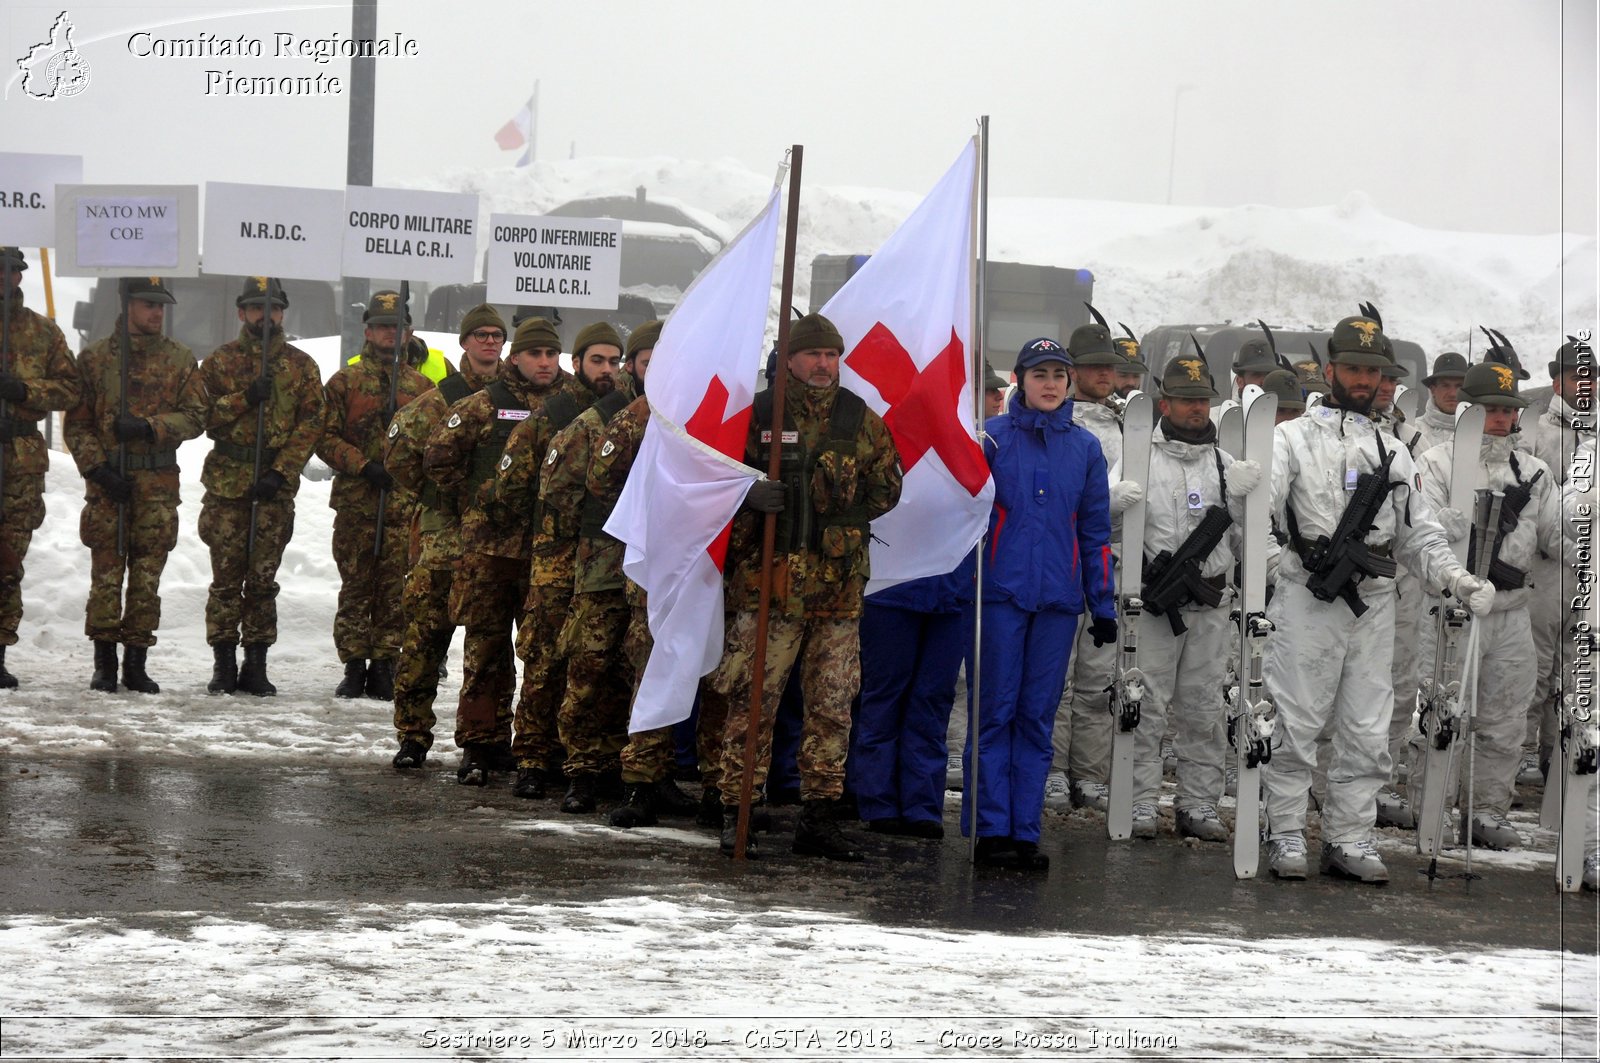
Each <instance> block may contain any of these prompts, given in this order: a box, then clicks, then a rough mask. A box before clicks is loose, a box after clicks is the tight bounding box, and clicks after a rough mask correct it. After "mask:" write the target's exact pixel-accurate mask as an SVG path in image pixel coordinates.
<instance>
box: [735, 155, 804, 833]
mask: <svg viewBox="0 0 1600 1063" xmlns="http://www.w3.org/2000/svg"><path fill="white" fill-rule="evenodd" d="M804 152H805V149H804V148H802V147H801V146H800V145H799V144H796V145H794V147H792V148H790V149H789V216H788V221H787V223H786V227H785V229H784V238H783V285H782V287H781V288H780V289H779V291H780V293H781V294H780V296H779V300H778V347H777V351H778V354H777V357H776V359H775V365H774V370H773V374H772V409H773V411H774V412H773V415H772V437H771V440H772V445H771V448H770V449H769V450H768V452H767V479H769V480H776V479H777V478H778V477H779V475H780V473H781V468H780V463H781V462H782V460H783V426H784V392H785V390H786V389H785V387H784V385H785V383H786V382H787V381H788V379H789V369H788V366H787V365H786V364H785V362H784V355H785V354H786V353H787V351H788V347H789V303H790V302H791V301H792V300H793V299H794V245H795V238H796V236H797V235H798V233H799V230H800V163H801V157H802V156H803V154H804ZM790 501H791V503H793V502H794V501H795V500H793V499H791V500H790ZM777 543H778V515H777V514H776V513H768V514H767V515H766V517H765V519H764V520H763V521H762V523H761V594H760V597H759V598H758V599H757V604H756V645H755V653H754V654H753V655H752V657H751V660H750V707H749V710H748V712H749V718H748V719H747V720H746V721H745V733H744V774H743V775H742V776H741V777H740V780H739V828H738V832H737V836H736V839H735V841H734V843H733V858H734V859H735V860H743V859H744V855H745V846H746V842H747V840H748V839H749V837H750V800H751V797H752V795H753V793H754V790H755V779H756V732H757V729H758V728H759V727H760V726H761V702H762V699H763V697H764V696H765V694H766V688H767V683H766V673H767V620H768V617H769V616H770V614H771V612H772V566H773V554H774V553H775V552H776V550H777Z"/></svg>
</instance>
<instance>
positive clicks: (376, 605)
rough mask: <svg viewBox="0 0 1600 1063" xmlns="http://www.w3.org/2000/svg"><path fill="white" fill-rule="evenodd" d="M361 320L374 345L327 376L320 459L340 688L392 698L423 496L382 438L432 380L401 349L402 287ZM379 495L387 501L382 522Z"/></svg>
mask: <svg viewBox="0 0 1600 1063" xmlns="http://www.w3.org/2000/svg"><path fill="white" fill-rule="evenodd" d="M362 321H363V322H364V323H365V325H366V329H365V340H366V342H365V343H363V344H362V347H361V351H360V353H359V354H358V355H357V356H356V358H355V360H354V361H353V362H351V363H350V364H348V365H345V366H344V367H343V368H341V369H340V370H339V371H338V372H337V373H335V374H333V376H332V377H330V378H329V380H328V384H327V387H326V389H325V391H324V393H325V396H326V401H327V410H326V414H327V416H326V420H325V422H324V425H323V430H322V439H321V441H320V442H319V443H318V445H317V456H318V457H319V458H321V459H322V460H323V461H324V462H326V463H327V464H328V467H329V468H330V469H332V470H333V472H334V477H333V490H332V491H331V492H329V495H328V505H329V506H330V507H331V508H332V509H333V514H334V516H333V559H334V561H335V562H336V563H337V564H338V566H339V580H340V583H339V606H338V610H337V612H335V613H334V617H333V644H334V646H335V648H337V650H338V651H339V660H340V662H341V663H343V665H344V678H343V679H342V680H341V681H340V682H339V686H338V688H337V689H336V690H335V691H334V694H335V695H337V696H338V697H341V698H358V697H360V696H361V695H362V694H366V696H367V697H370V698H377V699H378V700H380V701H388V700H389V699H391V698H393V697H394V659H395V656H396V655H397V654H398V653H399V652H400V632H401V629H402V624H401V620H400V594H401V591H402V589H403V588H404V586H405V576H406V558H407V552H408V544H407V542H406V529H407V527H408V526H409V525H410V523H411V509H412V507H413V506H414V505H416V495H415V494H413V493H412V492H411V491H409V490H407V489H406V488H404V487H401V486H400V485H399V484H397V483H396V482H395V479H394V477H393V476H391V475H390V474H389V470H388V469H386V468H384V465H383V444H384V439H385V438H386V436H387V435H388V431H389V421H390V419H391V418H392V417H393V416H394V414H395V412H396V411H397V410H400V409H403V408H404V407H405V406H406V405H407V404H409V403H410V402H412V401H413V400H414V399H416V398H417V397H418V396H420V395H422V394H423V393H424V392H426V391H427V390H428V389H429V388H431V387H433V385H432V384H431V383H430V382H429V381H428V379H427V378H426V377H424V376H423V375H422V374H421V373H418V372H417V371H416V370H415V369H413V368H411V366H409V365H406V364H405V362H404V361H403V360H400V359H397V358H396V356H395V345H396V335H397V333H398V332H399V331H400V330H401V329H402V328H409V327H410V325H411V310H410V308H409V307H402V306H401V305H400V293H399V292H391V291H383V292H378V293H376V294H375V295H373V297H372V301H371V302H370V303H368V304H367V309H366V313H364V314H362ZM393 374H398V377H396V376H394V375H393ZM391 395H392V396H394V399H393V403H394V405H393V407H392V408H391V406H390V396H391ZM380 498H384V499H386V501H385V502H384V503H383V526H382V528H381V529H380V528H379V526H378V510H379V502H378V500H379V499H380ZM380 534H381V536H382V544H381V548H380V546H379V539H378V536H379V535H380ZM369 661H370V662H371V664H370V666H369V664H368V662H369Z"/></svg>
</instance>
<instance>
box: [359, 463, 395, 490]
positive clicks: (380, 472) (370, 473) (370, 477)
mask: <svg viewBox="0 0 1600 1063" xmlns="http://www.w3.org/2000/svg"><path fill="white" fill-rule="evenodd" d="M361 478H362V479H363V480H365V481H367V483H369V484H371V485H372V486H373V487H376V488H377V489H378V490H380V491H393V490H394V477H393V476H390V475H389V470H388V469H385V468H384V467H383V465H382V463H380V462H376V461H369V462H367V463H366V464H365V465H363V466H361Z"/></svg>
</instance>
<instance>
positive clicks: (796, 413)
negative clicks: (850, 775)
mask: <svg viewBox="0 0 1600 1063" xmlns="http://www.w3.org/2000/svg"><path fill="white" fill-rule="evenodd" d="M843 353H844V339H843V338H842V337H841V336H840V335H839V330H838V329H836V328H835V327H834V326H833V323H832V322H830V321H829V320H828V319H827V318H825V317H823V316H822V315H821V314H807V315H806V316H805V317H802V318H801V319H800V320H798V321H796V322H795V323H794V324H793V326H791V328H790V331H789V343H788V349H787V351H786V352H784V354H783V356H782V357H781V358H780V359H779V365H778V367H777V371H778V372H787V373H788V374H789V376H790V379H789V380H788V381H787V382H786V383H787V384H788V386H787V387H786V389H785V395H784V409H782V410H774V409H773V408H772V403H773V392H772V390H770V389H769V390H767V391H764V392H762V393H761V394H759V395H757V396H756V403H755V411H754V416H752V417H751V419H750V427H749V430H748V434H747V435H746V437H745V452H744V461H745V464H747V465H750V466H754V467H758V468H759V467H764V466H765V465H766V460H767V455H768V450H769V448H770V447H771V446H772V444H773V441H774V440H775V439H776V440H777V441H778V444H779V446H780V453H781V455H782V469H783V473H782V476H781V478H780V479H777V480H758V481H757V482H756V483H755V485H753V486H752V487H751V489H750V494H749V495H748V496H746V500H745V510H744V511H742V512H741V513H740V515H739V516H737V517H735V518H734V522H733V533H732V538H731V539H730V541H729V546H728V557H727V569H726V571H727V573H728V577H727V599H728V602H729V604H730V605H731V606H732V607H733V608H734V609H735V610H736V614H735V616H734V618H733V620H732V622H731V623H730V624H729V628H728V635H727V644H726V650H725V652H724V654H723V658H722V661H721V663H720V664H719V665H718V666H717V671H716V676H715V679H714V682H716V684H717V685H718V687H719V689H720V690H722V691H723V692H724V693H725V694H726V695H727V698H728V721H727V728H726V731H725V732H724V735H723V744H722V785H721V787H720V789H721V791H722V803H723V816H722V841H721V844H722V850H723V852H725V853H728V854H730V855H731V854H732V852H733V850H734V847H735V844H736V841H737V834H738V821H739V810H738V802H739V791H740V787H741V782H742V779H743V775H744V760H745V736H746V734H747V733H748V729H749V719H750V717H749V711H748V710H749V706H750V703H751V686H752V684H754V683H756V682H760V684H761V715H760V720H759V722H758V725H757V727H758V732H757V738H756V750H757V751H756V763H755V766H754V769H755V785H756V786H757V787H759V786H761V785H762V784H763V783H764V782H765V780H766V774H767V766H768V764H769V763H770V761H771V756H772V722H773V719H774V717H775V716H776V714H777V710H778V701H779V698H780V697H781V696H782V694H783V689H784V687H785V685H787V683H788V679H789V672H790V670H791V669H792V668H794V667H796V666H798V667H799V668H800V684H801V688H802V690H803V692H804V697H805V710H804V716H803V721H802V727H803V737H802V739H801V744H800V761H799V767H800V796H801V802H802V812H801V816H800V821H799V824H798V826H797V827H796V829H795V836H794V845H793V848H794V851H795V852H797V853H800V854H802V855H808V856H825V857H827V858H829V859H831V860H860V859H862V858H863V854H862V853H861V851H860V850H859V849H857V848H856V847H855V846H854V845H852V844H851V843H850V841H849V840H848V839H847V838H846V837H845V836H844V834H843V832H842V831H840V829H839V824H838V822H837V820H836V804H837V802H838V799H839V797H840V796H841V795H842V794H843V792H844V778H845V758H846V756H847V754H848V746H849V741H850V702H851V700H852V699H853V698H854V697H855V695H856V693H857V691H858V690H859V688H860V686H861V661H860V632H859V627H860V623H861V606H862V599H863V597H864V594H865V590H866V583H867V579H868V576H869V566H868V556H867V536H868V528H869V523H870V522H871V521H872V520H874V519H876V518H877V517H881V516H882V515H883V514H885V513H887V512H889V510H891V509H893V508H894V505H895V503H897V502H898V501H899V500H900V483H901V471H900V460H899V455H898V454H897V452H896V451H895V445H894V440H893V438H892V437H891V436H890V435H889V429H888V428H887V427H886V426H885V425H884V423H883V420H882V419H881V418H880V417H879V416H878V415H877V414H875V413H873V412H872V411H871V410H870V409H868V408H867V405H866V403H865V402H863V401H862V400H861V398H860V397H859V396H857V395H856V394H855V393H854V392H852V391H850V390H848V389H846V388H844V387H841V386H840V384H839V358H840V356H841V355H842V354H843ZM790 483H793V484H795V485H796V490H795V491H794V492H793V496H792V497H791V492H790V490H789V488H788V486H787V485H788V484H790ZM768 512H777V513H780V514H786V516H784V517H780V520H779V528H778V544H779V545H778V548H777V552H776V554H775V556H774V561H773V570H772V588H773V593H772V598H771V615H770V620H769V626H768V629H767V648H766V674H765V675H764V676H761V677H760V678H759V680H758V679H757V678H756V677H754V676H753V675H752V674H751V664H752V661H753V655H754V653H755V637H756V612H757V609H758V606H759V600H760V586H761V531H760V528H761V521H760V520H759V519H757V514H759V513H768ZM753 849H754V846H753V845H750V846H748V847H747V848H746V852H747V853H748V852H751V851H753Z"/></svg>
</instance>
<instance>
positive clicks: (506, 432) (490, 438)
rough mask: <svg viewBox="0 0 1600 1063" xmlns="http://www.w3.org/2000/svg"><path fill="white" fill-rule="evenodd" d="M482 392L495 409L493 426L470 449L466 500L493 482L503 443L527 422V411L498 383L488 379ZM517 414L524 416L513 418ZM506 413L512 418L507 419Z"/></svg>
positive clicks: (498, 465) (502, 384)
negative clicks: (485, 393) (513, 430)
mask: <svg viewBox="0 0 1600 1063" xmlns="http://www.w3.org/2000/svg"><path fill="white" fill-rule="evenodd" d="M483 390H484V391H485V392H487V393H488V395H489V402H490V403H491V404H492V405H493V406H494V424H493V425H492V426H491V427H490V429H489V433H488V435H487V436H484V437H483V438H482V439H480V440H479V441H478V445H477V446H475V447H473V448H472V464H471V467H470V469H469V470H468V472H467V483H466V488H465V491H464V494H463V497H465V498H468V499H470V498H474V497H476V496H477V493H478V488H479V487H481V486H482V485H484V484H486V483H488V482H489V481H490V480H492V479H494V476H495V473H497V472H499V470H500V455H502V454H504V453H505V449H506V440H508V439H510V438H511V432H512V429H514V428H516V427H517V425H519V424H521V423H522V422H523V421H525V420H527V418H528V416H529V412H530V411H529V410H528V407H526V406H524V405H523V404H522V403H521V402H519V401H518V400H517V397H516V396H515V395H513V394H512V393H511V389H510V388H508V387H506V386H505V384H504V383H502V382H501V381H498V380H491V381H490V382H489V384H488V385H487V386H486V387H485V388H484V389H483ZM518 412H521V413H522V415H523V416H521V417H517V416H515V414H516V413H518ZM507 414H512V415H513V416H509V417H508V416H506V415H507Z"/></svg>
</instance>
